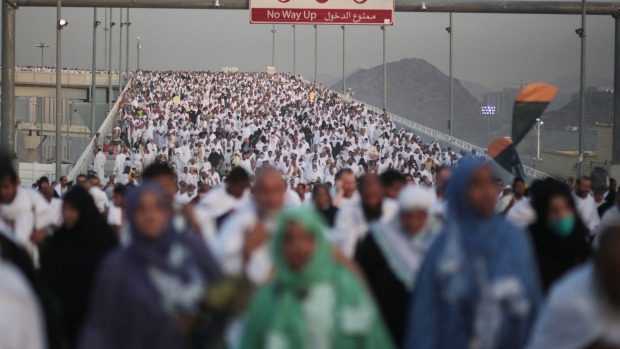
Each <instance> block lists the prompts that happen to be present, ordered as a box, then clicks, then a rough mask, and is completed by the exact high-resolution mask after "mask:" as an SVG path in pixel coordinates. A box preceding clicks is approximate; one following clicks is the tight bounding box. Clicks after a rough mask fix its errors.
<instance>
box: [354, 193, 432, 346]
mask: <svg viewBox="0 0 620 349" xmlns="http://www.w3.org/2000/svg"><path fill="white" fill-rule="evenodd" d="M434 202H435V195H434V193H433V192H432V191H431V190H430V189H426V188H422V187H419V186H414V185H408V186H406V187H405V188H404V189H403V190H402V191H401V192H400V194H399V195H398V203H399V211H400V212H399V214H397V215H395V217H394V218H393V219H392V220H390V221H388V222H378V223H375V224H373V225H371V227H370V234H368V235H366V237H365V238H364V240H362V242H361V243H360V245H359V246H358V247H357V250H356V253H355V260H356V262H357V263H358V265H359V266H360V267H361V268H362V270H363V272H364V274H365V276H366V280H368V284H369V286H370V288H371V290H372V293H373V295H374V297H375V299H376V300H377V303H378V305H379V309H380V310H381V314H382V315H383V319H384V320H385V322H386V326H387V328H388V330H389V331H390V334H391V335H392V340H393V341H394V343H395V344H396V345H397V347H401V346H402V342H403V340H404V335H405V326H406V321H407V307H404V306H403V304H407V303H408V302H409V299H410V298H411V293H412V292H413V289H414V285H415V278H416V275H417V273H418V270H419V269H420V265H421V264H422V259H423V257H424V254H425V253H426V250H427V248H428V246H429V245H430V243H431V242H432V240H433V238H434V237H435V235H436V234H435V233H436V232H437V222H436V221H435V220H434V219H433V217H432V216H431V215H430V210H431V209H432V207H433V205H434Z"/></svg>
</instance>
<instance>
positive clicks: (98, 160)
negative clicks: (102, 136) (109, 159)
mask: <svg viewBox="0 0 620 349" xmlns="http://www.w3.org/2000/svg"><path fill="white" fill-rule="evenodd" d="M105 163H106V157H105V155H104V154H103V152H102V151H101V148H100V147H97V151H96V155H95V162H94V168H95V173H96V174H97V177H98V178H101V179H103V178H105V174H104V166H105Z"/></svg>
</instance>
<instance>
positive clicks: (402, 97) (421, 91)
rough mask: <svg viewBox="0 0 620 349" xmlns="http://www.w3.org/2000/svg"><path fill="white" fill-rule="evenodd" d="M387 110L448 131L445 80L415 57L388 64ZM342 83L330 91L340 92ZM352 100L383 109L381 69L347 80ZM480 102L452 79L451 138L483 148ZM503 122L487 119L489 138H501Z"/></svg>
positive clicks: (446, 82) (447, 87) (447, 94)
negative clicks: (452, 136) (452, 110)
mask: <svg viewBox="0 0 620 349" xmlns="http://www.w3.org/2000/svg"><path fill="white" fill-rule="evenodd" d="M387 75H388V88H387V89H388V100H387V102H388V111H390V112H392V113H394V114H396V115H399V116H402V117H404V118H407V119H410V120H413V121H415V122H417V123H420V124H422V125H425V126H428V127H432V128H434V129H436V130H439V131H441V132H446V133H447V132H448V119H449V80H450V79H449V77H448V76H446V75H445V74H444V73H442V72H441V71H440V70H439V69H437V68H436V67H435V66H433V65H432V64H430V63H428V62H427V61H425V60H423V59H419V58H408V59H403V60H400V61H398V62H392V63H388V65H387ZM341 86H342V82H341V81H340V82H338V83H336V84H335V85H334V86H333V87H332V88H333V89H334V90H340V89H341ZM347 87H348V88H351V89H352V91H353V92H354V93H355V95H354V97H355V98H357V99H359V100H361V101H364V102H366V103H369V104H372V105H374V106H377V107H382V106H383V66H382V65H379V66H376V67H373V68H370V69H362V70H359V71H357V72H356V73H355V74H352V75H351V76H349V77H348V78H347ZM481 105H482V103H481V102H480V101H479V100H478V99H476V98H475V97H474V96H472V95H471V94H470V93H469V92H468V91H467V90H466V89H465V88H464V87H463V86H462V84H461V83H460V81H459V80H457V79H454V120H455V127H454V136H455V137H458V138H461V139H463V140H466V141H469V142H472V143H474V144H477V145H480V146H485V144H484V143H486V132H487V120H486V119H485V118H484V117H483V116H482V115H481V112H480V107H481ZM506 126H507V124H506V120H494V119H492V120H491V123H490V129H491V139H493V137H499V136H501V135H503V134H502V133H503V131H501V129H504V128H505V127H506Z"/></svg>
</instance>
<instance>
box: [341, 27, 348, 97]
mask: <svg viewBox="0 0 620 349" xmlns="http://www.w3.org/2000/svg"><path fill="white" fill-rule="evenodd" d="M340 28H342V93H343V94H344V93H347V76H346V62H347V61H346V53H347V50H346V41H345V35H344V34H345V29H344V28H345V27H344V25H343V26H341V27H340Z"/></svg>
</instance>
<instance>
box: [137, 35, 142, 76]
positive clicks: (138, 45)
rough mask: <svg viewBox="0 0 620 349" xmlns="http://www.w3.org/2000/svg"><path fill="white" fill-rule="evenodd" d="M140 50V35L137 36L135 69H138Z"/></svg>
mask: <svg viewBox="0 0 620 349" xmlns="http://www.w3.org/2000/svg"><path fill="white" fill-rule="evenodd" d="M141 50H142V44H141V43H140V37H139V36H138V43H137V54H136V63H137V66H136V71H139V70H140V51H141Z"/></svg>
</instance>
